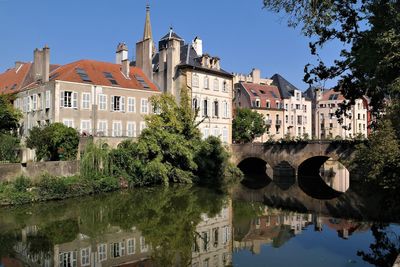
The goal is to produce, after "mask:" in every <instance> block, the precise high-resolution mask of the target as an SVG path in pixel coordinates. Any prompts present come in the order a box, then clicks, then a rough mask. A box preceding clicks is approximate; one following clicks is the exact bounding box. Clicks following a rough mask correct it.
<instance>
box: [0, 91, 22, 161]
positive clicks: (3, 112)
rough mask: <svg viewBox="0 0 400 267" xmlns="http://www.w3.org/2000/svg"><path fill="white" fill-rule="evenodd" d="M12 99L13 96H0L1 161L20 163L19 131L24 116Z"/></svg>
mask: <svg viewBox="0 0 400 267" xmlns="http://www.w3.org/2000/svg"><path fill="white" fill-rule="evenodd" d="M12 99H13V96H12V95H2V94H0V161H10V162H16V161H18V156H17V150H18V149H19V143H20V140H19V138H18V129H19V120H20V119H21V117H22V115H21V113H20V112H19V111H18V110H16V109H15V108H14V107H13V105H12V104H11V101H12Z"/></svg>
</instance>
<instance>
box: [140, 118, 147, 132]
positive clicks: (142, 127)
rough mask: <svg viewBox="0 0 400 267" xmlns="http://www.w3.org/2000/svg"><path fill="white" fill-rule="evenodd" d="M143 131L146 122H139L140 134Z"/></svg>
mask: <svg viewBox="0 0 400 267" xmlns="http://www.w3.org/2000/svg"><path fill="white" fill-rule="evenodd" d="M144 129H146V122H144V121H141V122H140V133H142V131H143V130H144Z"/></svg>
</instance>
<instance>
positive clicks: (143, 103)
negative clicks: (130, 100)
mask: <svg viewBox="0 0 400 267" xmlns="http://www.w3.org/2000/svg"><path fill="white" fill-rule="evenodd" d="M140 113H141V114H149V100H148V99H147V98H141V99H140Z"/></svg>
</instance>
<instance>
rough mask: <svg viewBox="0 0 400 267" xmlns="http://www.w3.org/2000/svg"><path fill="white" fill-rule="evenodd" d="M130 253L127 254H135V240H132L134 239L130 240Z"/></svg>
mask: <svg viewBox="0 0 400 267" xmlns="http://www.w3.org/2000/svg"><path fill="white" fill-rule="evenodd" d="M127 242H128V246H127V247H128V252H127V254H128V255H132V254H135V243H136V242H135V239H134V238H132V239H128V241H127Z"/></svg>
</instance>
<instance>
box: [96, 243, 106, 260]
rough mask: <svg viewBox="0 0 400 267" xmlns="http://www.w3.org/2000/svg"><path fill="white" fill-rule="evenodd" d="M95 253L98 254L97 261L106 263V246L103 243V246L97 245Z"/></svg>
mask: <svg viewBox="0 0 400 267" xmlns="http://www.w3.org/2000/svg"><path fill="white" fill-rule="evenodd" d="M97 251H98V253H99V261H100V262H102V261H106V260H107V244H106V243H103V244H99V245H98V246H97Z"/></svg>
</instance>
